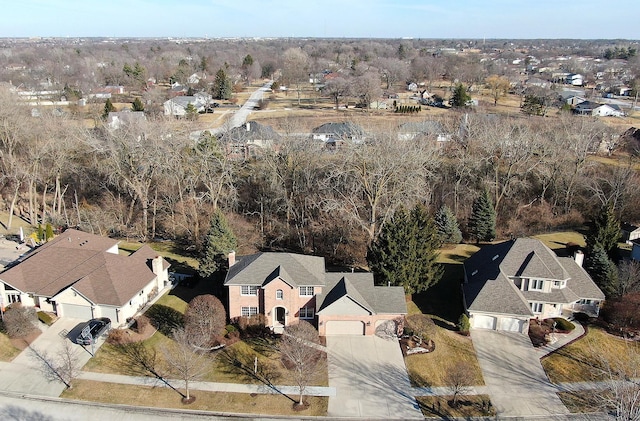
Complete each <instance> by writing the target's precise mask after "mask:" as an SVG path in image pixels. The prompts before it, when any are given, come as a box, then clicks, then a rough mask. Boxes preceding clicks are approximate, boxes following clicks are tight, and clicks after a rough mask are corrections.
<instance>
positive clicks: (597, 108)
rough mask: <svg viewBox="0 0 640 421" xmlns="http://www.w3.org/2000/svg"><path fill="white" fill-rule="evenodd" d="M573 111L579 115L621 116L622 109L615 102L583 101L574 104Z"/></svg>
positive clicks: (622, 114)
mask: <svg viewBox="0 0 640 421" xmlns="http://www.w3.org/2000/svg"><path fill="white" fill-rule="evenodd" d="M573 112H574V113H576V114H579V115H592V116H598V117H622V116H624V111H622V109H621V108H620V107H619V106H618V105H616V104H598V103H597V102H592V101H584V102H581V103H579V104H577V105H576V106H575V108H574V109H573Z"/></svg>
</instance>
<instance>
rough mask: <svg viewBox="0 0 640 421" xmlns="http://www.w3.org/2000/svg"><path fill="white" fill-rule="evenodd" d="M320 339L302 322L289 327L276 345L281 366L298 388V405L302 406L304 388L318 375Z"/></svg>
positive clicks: (311, 327) (314, 330)
mask: <svg viewBox="0 0 640 421" xmlns="http://www.w3.org/2000/svg"><path fill="white" fill-rule="evenodd" d="M319 343H320V337H319V336H318V331H317V330H316V329H315V328H314V327H313V326H312V325H311V324H310V323H308V322H305V321H303V320H301V321H299V322H297V323H295V324H292V325H289V326H287V327H286V328H285V329H284V334H283V335H282V338H280V341H279V342H278V344H277V345H276V347H277V350H278V351H279V352H280V356H281V359H282V362H283V364H284V365H285V367H286V368H287V369H289V370H290V371H291V372H292V373H293V379H294V382H295V383H296V386H298V390H299V398H298V403H297V404H298V405H303V404H304V403H303V400H302V399H303V397H304V391H305V388H306V387H307V386H308V385H309V384H310V383H311V382H312V381H313V380H314V379H315V377H316V376H317V374H318V365H319V364H320V362H321V360H322V351H320V350H319V349H318V344H319Z"/></svg>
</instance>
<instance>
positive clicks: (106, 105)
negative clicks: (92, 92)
mask: <svg viewBox="0 0 640 421" xmlns="http://www.w3.org/2000/svg"><path fill="white" fill-rule="evenodd" d="M115 110H116V107H114V106H113V103H112V102H111V98H107V102H105V103H104V111H103V112H102V118H104V119H105V120H106V119H107V117H109V113H111V112H114V111H115Z"/></svg>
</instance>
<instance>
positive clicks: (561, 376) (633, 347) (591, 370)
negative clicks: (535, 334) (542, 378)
mask: <svg viewBox="0 0 640 421" xmlns="http://www.w3.org/2000/svg"><path fill="white" fill-rule="evenodd" d="M639 351H640V345H638V344H637V343H635V342H629V341H625V340H622V339H620V338H617V337H615V336H613V335H610V334H608V333H607V332H605V331H604V330H602V329H600V328H597V327H594V326H591V327H589V332H588V333H587V335H586V336H585V337H584V338H582V339H579V340H578V341H576V342H574V343H572V344H569V345H567V346H565V347H563V348H561V349H560V350H558V351H557V352H555V353H553V354H551V355H549V356H548V357H545V358H543V359H542V367H543V368H544V370H545V371H546V372H547V376H548V377H549V380H551V382H552V383H564V382H581V381H593V380H598V379H599V378H601V377H602V375H604V374H606V373H604V372H603V371H602V366H601V365H600V364H599V362H598V359H599V358H600V357H601V356H602V357H604V358H605V359H606V360H607V361H608V362H609V363H610V364H612V366H614V367H620V368H621V369H624V370H626V371H627V373H626V374H627V375H629V376H632V377H635V375H636V371H635V370H636V369H637V367H636V365H635V363H634V361H635V359H634V356H636V355H637V353H638V352H639ZM636 358H637V357H636Z"/></svg>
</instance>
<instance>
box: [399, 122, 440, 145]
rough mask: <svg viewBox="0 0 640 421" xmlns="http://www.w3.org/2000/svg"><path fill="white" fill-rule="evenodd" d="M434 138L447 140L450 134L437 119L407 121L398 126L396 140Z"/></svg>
mask: <svg viewBox="0 0 640 421" xmlns="http://www.w3.org/2000/svg"><path fill="white" fill-rule="evenodd" d="M419 138H425V139H434V140H436V141H437V142H448V141H450V140H451V134H449V133H447V132H446V131H445V130H444V127H443V126H442V124H440V122H438V121H432V120H425V121H420V122H413V121H412V122H408V123H404V124H401V125H400V126H399V127H398V140H413V139H419Z"/></svg>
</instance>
